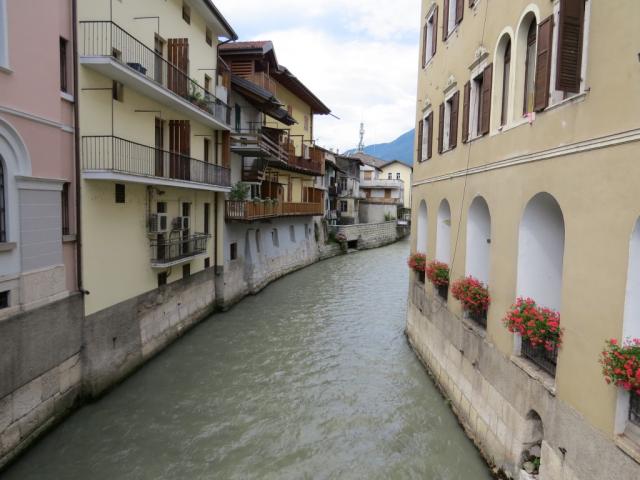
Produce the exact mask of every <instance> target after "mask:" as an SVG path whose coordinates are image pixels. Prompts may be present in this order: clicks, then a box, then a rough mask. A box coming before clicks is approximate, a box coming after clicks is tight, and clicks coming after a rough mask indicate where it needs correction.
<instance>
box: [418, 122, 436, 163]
mask: <svg viewBox="0 0 640 480" xmlns="http://www.w3.org/2000/svg"><path fill="white" fill-rule="evenodd" d="M418 138H419V141H418V161H419V162H424V161H425V160H429V159H430V158H431V155H432V150H433V148H432V144H433V112H429V113H428V114H427V115H426V116H425V117H424V119H422V120H420V122H418Z"/></svg>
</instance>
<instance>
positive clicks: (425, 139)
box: [420, 108, 433, 162]
mask: <svg viewBox="0 0 640 480" xmlns="http://www.w3.org/2000/svg"><path fill="white" fill-rule="evenodd" d="M431 112H432V110H431V108H428V109H427V110H425V111H424V113H423V114H422V138H421V139H420V141H421V142H422V156H421V158H420V162H426V161H427V160H429V159H428V158H427V156H428V149H429V115H431ZM431 118H432V119H433V116H432V117H431ZM431 141H432V142H433V139H431ZM431 147H432V148H433V145H431Z"/></svg>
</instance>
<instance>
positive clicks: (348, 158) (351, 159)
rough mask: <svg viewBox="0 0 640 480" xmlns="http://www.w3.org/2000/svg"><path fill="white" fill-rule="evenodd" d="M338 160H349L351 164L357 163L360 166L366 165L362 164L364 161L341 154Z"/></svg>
mask: <svg viewBox="0 0 640 480" xmlns="http://www.w3.org/2000/svg"><path fill="white" fill-rule="evenodd" d="M336 159H337V160H348V161H350V162H355V163H357V164H358V165H364V163H362V160H360V159H359V158H357V157H350V156H348V155H339V154H336Z"/></svg>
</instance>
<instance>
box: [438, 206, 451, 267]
mask: <svg viewBox="0 0 640 480" xmlns="http://www.w3.org/2000/svg"><path fill="white" fill-rule="evenodd" d="M436 260H438V261H440V262H444V263H446V264H449V263H450V262H451V208H450V207H449V202H448V201H447V199H446V198H445V199H443V200H442V202H440V207H439V208H438V224H437V228H436Z"/></svg>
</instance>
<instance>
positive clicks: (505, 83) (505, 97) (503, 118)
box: [500, 39, 511, 126]
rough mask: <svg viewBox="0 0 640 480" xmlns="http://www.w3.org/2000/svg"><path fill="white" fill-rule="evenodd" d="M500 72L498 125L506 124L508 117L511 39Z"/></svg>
mask: <svg viewBox="0 0 640 480" xmlns="http://www.w3.org/2000/svg"><path fill="white" fill-rule="evenodd" d="M503 58H504V61H503V69H504V70H503V72H502V105H501V111H500V125H501V126H504V125H506V124H507V120H508V118H509V78H510V75H511V39H509V40H507V45H506V46H505V50H504V57H503Z"/></svg>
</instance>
